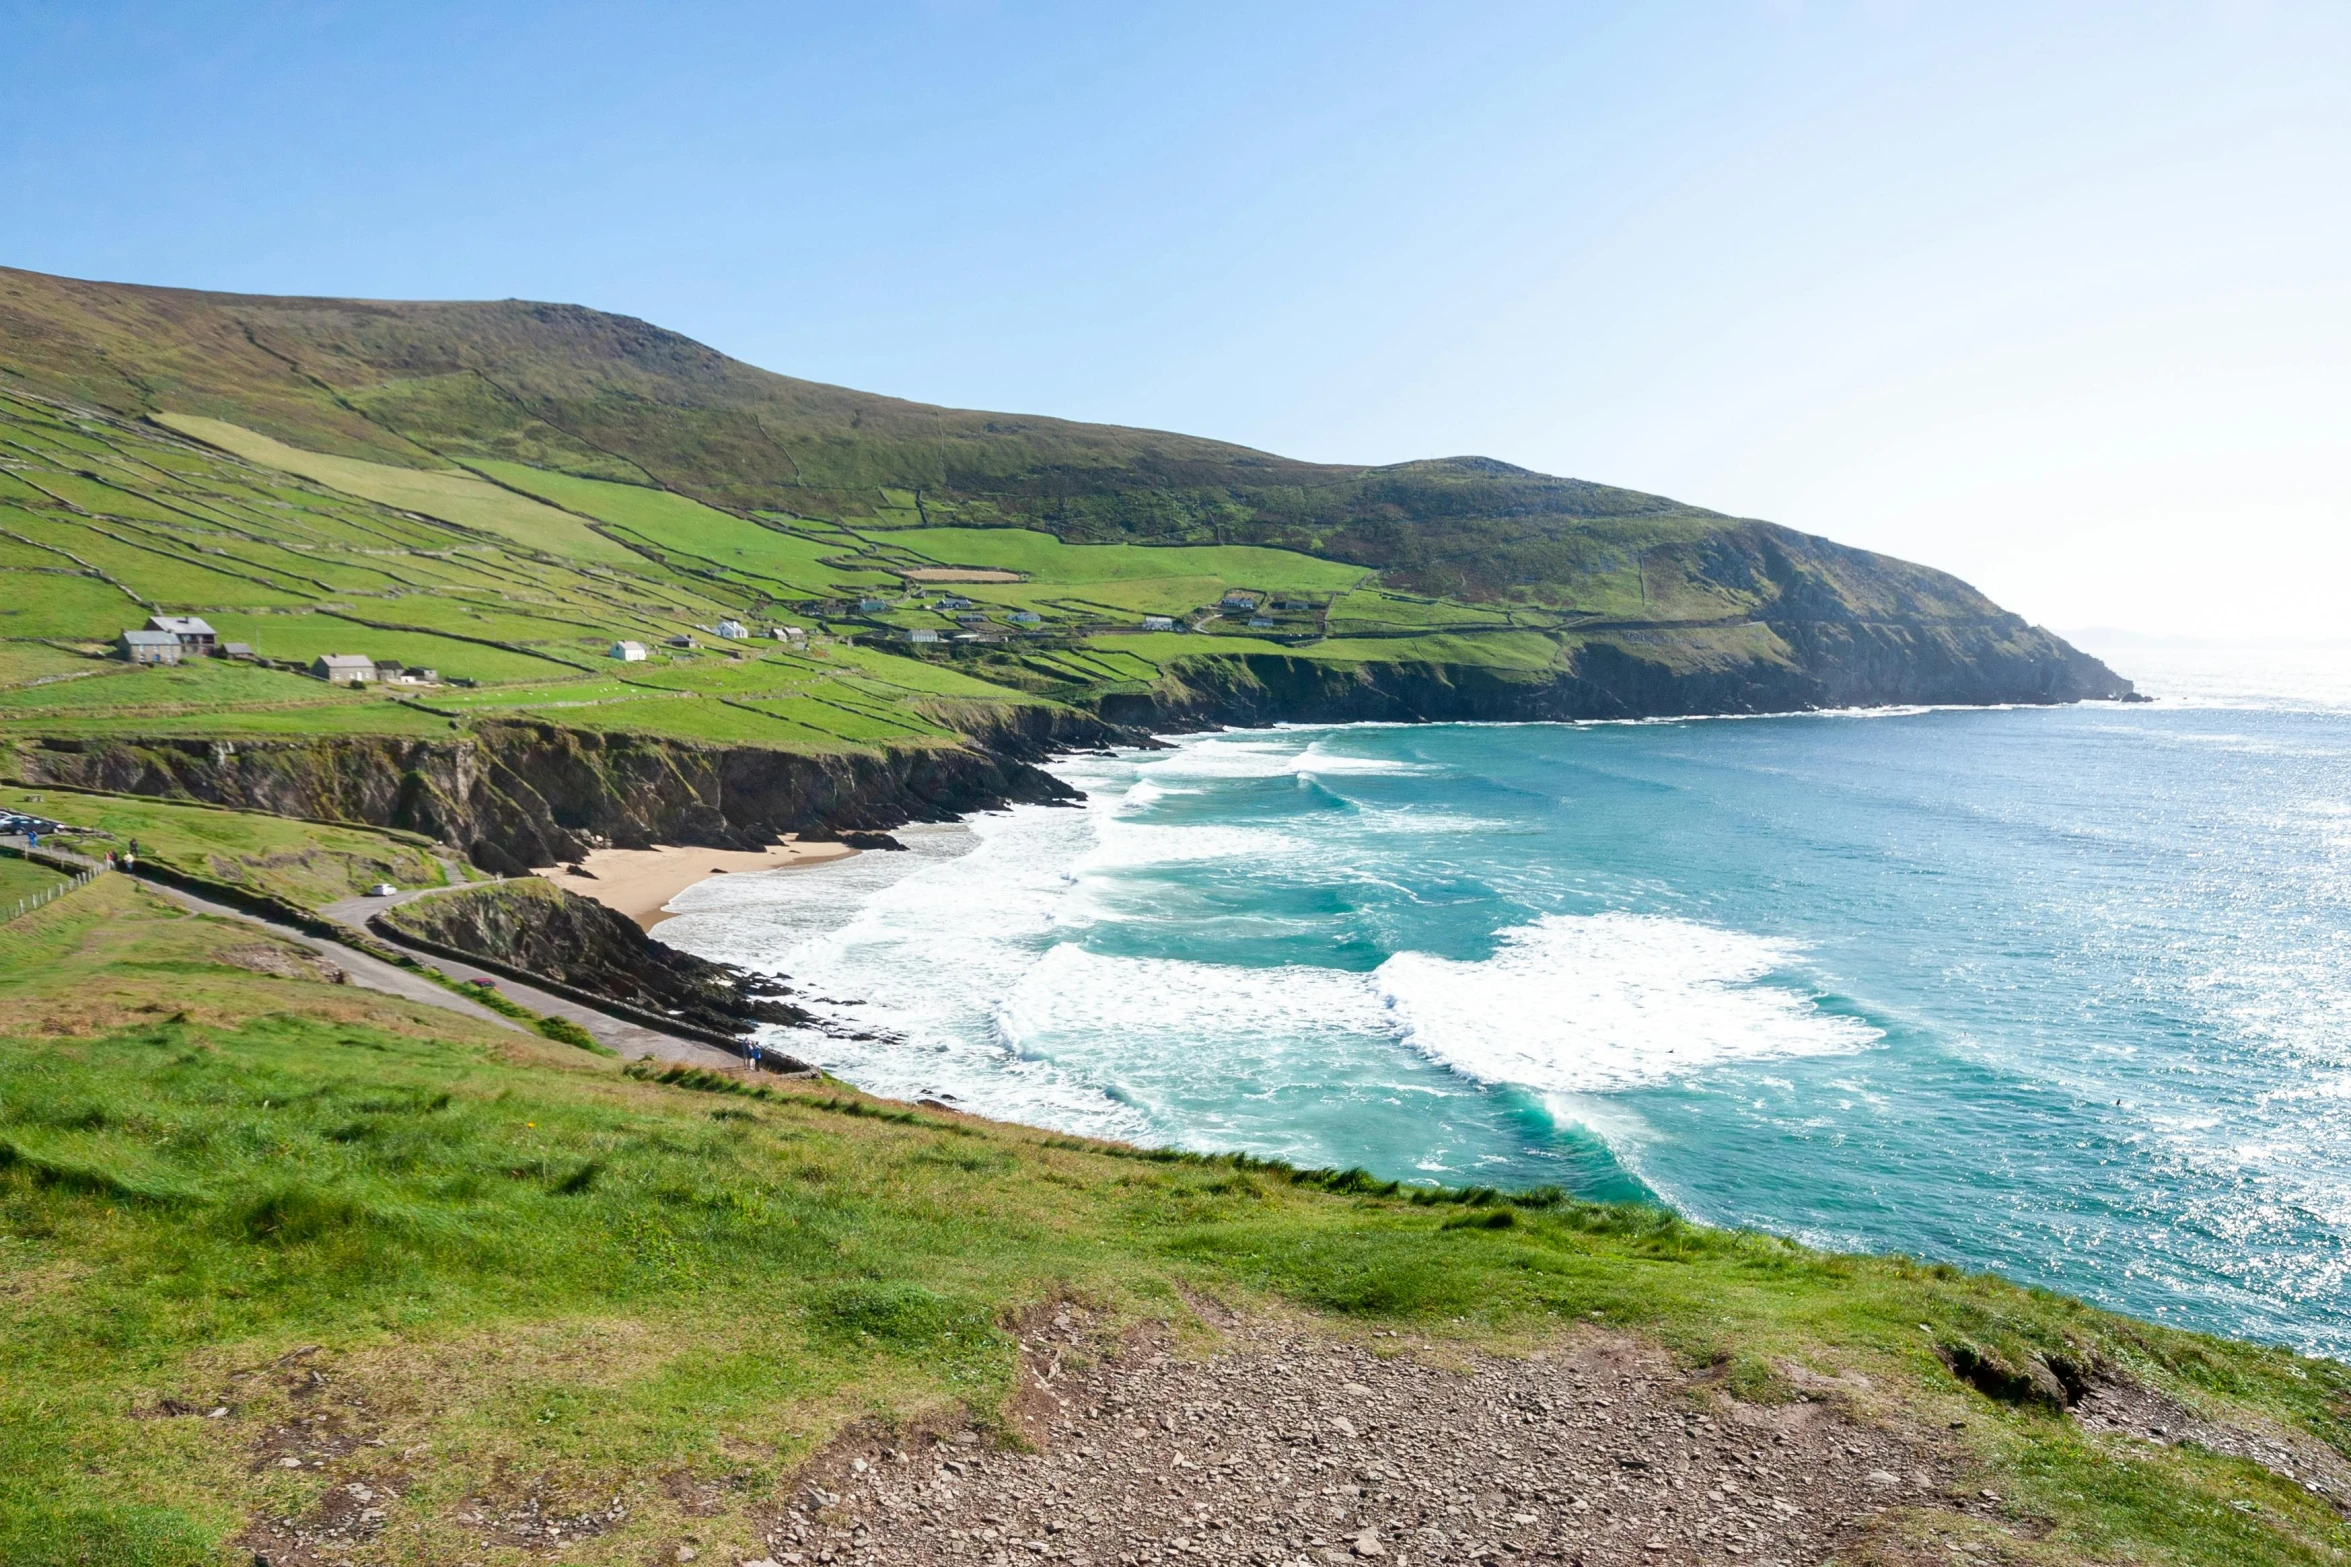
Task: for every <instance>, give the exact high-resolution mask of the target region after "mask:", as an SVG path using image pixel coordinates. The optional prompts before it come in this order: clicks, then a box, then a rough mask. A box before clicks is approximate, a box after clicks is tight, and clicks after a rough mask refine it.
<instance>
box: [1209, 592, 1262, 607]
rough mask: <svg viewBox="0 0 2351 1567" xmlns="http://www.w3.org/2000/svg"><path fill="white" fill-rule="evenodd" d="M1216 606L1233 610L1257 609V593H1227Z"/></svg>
mask: <svg viewBox="0 0 2351 1567" xmlns="http://www.w3.org/2000/svg"><path fill="white" fill-rule="evenodd" d="M1216 607H1217V608H1219V609H1231V610H1243V609H1255V608H1256V607H1257V595H1256V594H1254V593H1227V594H1226V595H1225V596H1224V597H1223V598H1222V599H1220V600H1218V602H1217V606H1216Z"/></svg>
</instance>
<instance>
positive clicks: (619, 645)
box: [608, 642, 646, 664]
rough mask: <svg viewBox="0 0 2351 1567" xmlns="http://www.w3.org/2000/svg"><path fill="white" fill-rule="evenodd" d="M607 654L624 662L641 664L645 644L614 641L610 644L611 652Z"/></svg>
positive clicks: (643, 659) (644, 654)
mask: <svg viewBox="0 0 2351 1567" xmlns="http://www.w3.org/2000/svg"><path fill="white" fill-rule="evenodd" d="M608 656H609V657H612V658H617V659H619V660H620V661H621V662H622V663H624V664H642V663H643V662H645V658H646V650H645V644H644V643H642V642H615V643H613V644H612V652H611V653H610V654H609V655H608Z"/></svg>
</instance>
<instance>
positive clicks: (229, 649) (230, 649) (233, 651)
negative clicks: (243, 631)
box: [220, 642, 253, 659]
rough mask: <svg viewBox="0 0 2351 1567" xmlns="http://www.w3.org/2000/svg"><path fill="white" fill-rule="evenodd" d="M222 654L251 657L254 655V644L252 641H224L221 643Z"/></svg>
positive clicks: (234, 656)
mask: <svg viewBox="0 0 2351 1567" xmlns="http://www.w3.org/2000/svg"><path fill="white" fill-rule="evenodd" d="M220 656H221V657H223V658H244V659H250V658H252V657H253V644H252V643H250V642H223V643H222V644H221V645H220Z"/></svg>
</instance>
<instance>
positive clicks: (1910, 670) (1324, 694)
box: [1101, 617, 2132, 732]
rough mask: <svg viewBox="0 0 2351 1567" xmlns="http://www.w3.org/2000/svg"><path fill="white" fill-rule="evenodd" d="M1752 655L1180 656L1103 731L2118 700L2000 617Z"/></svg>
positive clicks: (1829, 635)
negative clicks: (1560, 660) (1516, 660)
mask: <svg viewBox="0 0 2351 1567" xmlns="http://www.w3.org/2000/svg"><path fill="white" fill-rule="evenodd" d="M1764 629H1766V630H1768V631H1769V632H1770V633H1771V635H1770V637H1769V638H1768V639H1767V640H1766V642H1765V644H1764V647H1763V649H1762V650H1760V651H1742V652H1734V653H1731V654H1728V655H1722V654H1717V655H1716V656H1711V657H1706V656H1694V650H1693V649H1692V648H1691V647H1690V646H1689V645H1687V644H1686V643H1677V642H1676V641H1675V640H1673V639H1671V638H1669V637H1667V636H1663V635H1657V634H1626V635H1620V636H1619V637H1617V638H1615V639H1613V640H1608V641H1597V640H1596V641H1592V642H1587V643H1585V644H1584V645H1583V646H1582V647H1580V648H1578V649H1577V650H1576V651H1575V653H1574V655H1573V656H1572V660H1571V663H1570V666H1569V668H1568V670H1567V672H1565V673H1560V672H1557V671H1551V670H1517V669H1509V668H1501V667H1495V666H1491V665H1464V664H1437V663H1396V664H1340V663H1328V662H1324V661H1322V660H1318V659H1312V658H1303V657H1297V656H1282V655H1275V654H1250V655H1246V656H1243V657H1238V658H1214V659H1206V658H1204V659H1198V660H1189V661H1186V662H1184V663H1182V664H1179V665H1176V666H1174V667H1173V668H1172V669H1171V672H1170V674H1169V675H1168V677H1167V678H1165V679H1163V680H1162V681H1160V682H1159V684H1158V685H1156V686H1154V687H1153V688H1152V689H1151V690H1150V691H1148V692H1145V693H1140V694H1134V693H1129V694H1120V695H1113V696H1109V697H1106V698H1104V699H1103V701H1102V704H1101V711H1102V717H1103V718H1105V719H1106V720H1108V721H1109V722H1111V723H1113V724H1118V725H1121V726H1125V727H1129V728H1134V729H1141V730H1156V731H1160V732H1169V731H1174V730H1182V729H1196V728H1202V727H1206V726H1210V725H1215V724H1239V725H1250V724H1270V723H1365V722H1376V723H1419V722H1439V723H1442V722H1485V723H1526V722H1572V721H1576V720H1584V719H1600V718H1674V717H1689V716H1695V715H1698V714H1707V713H1796V712H1806V711H1811V710H1815V709H1820V708H1836V707H1883V706H1902V705H1912V704H1915V705H1920V706H1932V705H1944V704H1949V705H1977V704H1986V703H2010V702H2013V703H2041V702H2079V701H2099V700H2119V699H2124V698H2127V697H2129V696H2130V695H2131V694H2132V693H2131V683H2130V682H2129V681H2127V680H2124V679H2122V678H2120V677H2119V676H2117V675H2116V674H2115V673H2114V672H2113V671H2112V670H2109V669H2108V668H2107V667H2106V666H2105V665H2104V664H2101V663H2099V662H2098V661H2097V660H2096V659H2094V658H2091V657H2089V656H2088V655H2087V654H2083V653H2080V652H2077V651H2075V650H2074V649H2073V648H2071V647H2069V646H2067V645H2066V644H2065V643H2063V642H2061V641H2059V640H2058V639H2057V638H2055V637H2052V636H2049V635H2048V634H2047V633H2046V632H2041V631H2037V630H2035V629H2034V628H2032V627H2030V626H2027V625H2026V624H2025V623H2024V622H2023V621H2021V620H2017V619H2015V618H2014V617H2003V618H2001V619H1998V620H1994V621H1989V622H1986V623H1982V624H1975V625H1969V624H1958V625H1954V624H1949V623H1928V624H1923V625H1909V626H1905V625H1885V624H1872V623H1868V622H1862V621H1854V620H1814V621H1790V622H1786V623H1783V624H1780V625H1776V626H1770V627H1767V628H1764Z"/></svg>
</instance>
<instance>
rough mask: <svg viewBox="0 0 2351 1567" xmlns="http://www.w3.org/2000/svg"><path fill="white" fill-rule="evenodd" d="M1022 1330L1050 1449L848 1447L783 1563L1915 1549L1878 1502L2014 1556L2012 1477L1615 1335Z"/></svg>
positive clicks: (1087, 1566)
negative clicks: (1745, 1392) (1961, 1486)
mask: <svg viewBox="0 0 2351 1567" xmlns="http://www.w3.org/2000/svg"><path fill="white" fill-rule="evenodd" d="M1028 1339H1029V1347H1030V1350H1031V1361H1030V1366H1031V1370H1030V1374H1029V1376H1030V1382H1031V1384H1032V1385H1031V1388H1030V1398H1029V1401H1028V1407H1029V1409H1030V1411H1031V1414H1032V1417H1033V1418H1032V1423H1031V1431H1030V1436H1031V1439H1032V1440H1034V1441H1035V1442H1037V1444H1038V1447H1039V1450H1038V1451H1035V1452H1018V1451H1012V1450H1008V1449H1005V1448H1001V1447H996V1446H992V1445H990V1444H988V1443H987V1442H985V1441H983V1440H981V1439H980V1438H979V1437H978V1436H977V1435H976V1434H975V1433H971V1432H962V1433H957V1434H954V1435H937V1436H934V1435H924V1436H921V1437H917V1438H912V1439H907V1438H899V1439H896V1442H895V1445H893V1443H892V1442H891V1441H875V1440H866V1441H851V1442H846V1443H843V1444H842V1445H840V1446H839V1447H837V1448H835V1449H834V1450H833V1451H832V1452H831V1453H829V1454H828V1455H827V1456H826V1458H825V1459H824V1460H823V1461H822V1462H821V1463H820V1464H819V1465H818V1466H817V1467H816V1468H815V1469H813V1470H811V1471H810V1473H809V1475H808V1476H807V1477H806V1482H805V1486H804V1489H803V1490H802V1492H801V1493H800V1494H799V1496H798V1497H797V1498H796V1499H795V1503H794V1506H793V1508H792V1510H791V1511H789V1512H787V1513H785V1514H783V1515H782V1516H781V1517H779V1518H778V1519H776V1520H775V1521H774V1523H773V1524H772V1525H771V1527H770V1531H769V1533H768V1535H767V1541H766V1545H765V1547H764V1548H765V1549H766V1550H768V1552H769V1553H770V1554H769V1557H768V1558H767V1559H768V1560H772V1561H775V1562H777V1563H780V1564H783V1567H798V1564H802V1563H835V1564H842V1567H848V1564H857V1567H868V1564H871V1567H895V1564H900V1563H932V1562H964V1563H973V1564H1007V1563H1018V1562H1027V1561H1053V1562H1067V1563H1070V1564H1072V1567H1149V1564H1153V1563H1168V1564H1173V1563H1236V1564H1238V1563H1248V1564H1254V1567H1318V1564H1323V1563H1345V1564H1348V1567H1362V1564H1364V1563H1366V1562H1377V1563H1380V1564H1382V1567H1391V1564H1392V1567H1413V1564H1415V1563H1423V1562H1426V1563H1440V1562H1444V1563H1453V1562H1461V1563H1467V1562H1506V1561H1509V1560H1511V1559H1513V1558H1526V1559H1530V1560H1533V1561H1540V1562H1562V1563H1569V1564H1579V1567H1602V1564H1616V1563H1643V1564H1667V1563H1700V1562H1705V1563H1720V1562H1733V1561H1736V1562H1739V1563H1742V1564H1750V1563H1751V1564H1763V1563H1786V1564H1790V1567H1794V1564H1798V1563H1804V1564H1811V1563H1818V1562H1821V1561H1824V1560H1826V1559H1827V1558H1829V1557H1830V1556H1831V1555H1836V1556H1839V1557H1840V1558H1842V1559H1847V1560H1850V1559H1852V1554H1851V1553H1852V1552H1853V1551H1854V1550H1855V1548H1856V1547H1859V1546H1862V1545H1864V1544H1865V1543H1868V1542H1870V1541H1871V1540H1872V1539H1873V1538H1874V1539H1875V1540H1876V1543H1877V1544H1879V1545H1880V1546H1883V1547H1888V1548H1890V1549H1889V1551H1888V1554H1891V1555H1896V1556H1899V1555H1901V1554H1902V1551H1901V1548H1900V1546H1899V1545H1898V1544H1897V1543H1896V1542H1895V1541H1894V1540H1893V1538H1892V1537H1891V1535H1890V1532H1889V1531H1887V1530H1886V1529H1885V1528H1883V1527H1882V1525H1883V1523H1884V1522H1885V1517H1884V1515H1885V1514H1886V1513H1887V1512H1888V1511H1889V1510H1890V1509H1895V1508H1911V1507H1918V1506H1920V1505H1936V1506H1940V1507H1941V1508H1944V1509H1946V1510H1947V1512H1946V1516H1947V1518H1948V1520H1949V1523H1950V1525H1951V1526H1952V1527H1951V1529H1950V1530H1949V1531H1948V1532H1947V1533H1946V1536H1945V1541H1944V1543H1943V1545H1942V1547H1941V1550H1942V1551H1947V1552H1950V1553H1952V1554H1950V1555H1946V1556H1944V1557H1943V1559H1944V1560H1946V1561H1952V1562H1961V1563H1964V1562H1966V1561H1969V1560H1971V1559H1972V1560H1976V1561H1989V1560H1996V1559H1997V1558H1998V1554H1999V1553H1998V1544H1997V1541H1998V1538H1999V1535H2000V1530H1999V1529H1998V1526H1997V1525H1996V1524H1994V1523H1993V1521H1992V1520H1993V1515H1994V1514H1995V1513H1996V1504H1995V1499H1992V1498H1989V1497H1981V1498H1975V1499H1971V1500H1970V1501H1968V1502H1965V1503H1961V1502H1959V1501H1956V1500H1954V1499H1952V1498H1951V1497H1950V1496H1948V1495H1947V1494H1945V1493H1946V1492H1947V1490H1948V1487H1949V1484H1950V1482H1951V1475H1950V1473H1949V1472H1948V1469H1947V1467H1945V1466H1944V1464H1943V1463H1942V1461H1941V1460H1939V1459H1937V1458H1936V1457H1934V1456H1933V1455H1931V1454H1930V1453H1929V1452H1928V1451H1927V1450H1926V1449H1925V1448H1924V1447H1923V1446H1912V1445H1908V1444H1906V1443H1905V1442H1903V1441H1902V1440H1900V1439H1898V1438H1896V1437H1895V1436H1893V1435H1891V1434H1889V1433H1887V1432H1884V1431H1881V1430H1877V1429H1874V1428H1871V1427H1866V1426H1863V1425H1861V1424H1858V1423H1856V1422H1854V1421H1853V1420H1851V1419H1849V1418H1847V1417H1846V1416H1844V1415H1842V1414H1840V1413H1838V1412H1837V1408H1836V1405H1835V1404H1834V1403H1832V1402H1827V1401H1820V1402H1809V1401H1808V1402H1799V1403H1792V1404H1786V1405H1776V1406H1769V1407H1765V1406H1755V1405H1743V1404H1739V1403H1736V1402H1735V1401H1733V1400H1731V1399H1729V1398H1728V1397H1725V1396H1724V1395H1723V1394H1722V1393H1721V1392H1720V1391H1719V1390H1716V1389H1713V1388H1712V1387H1711V1386H1708V1385H1706V1384H1705V1381H1704V1379H1703V1378H1698V1379H1693V1378H1692V1376H1691V1375H1690V1374H1688V1373H1686V1372H1683V1371H1681V1370H1679V1369H1677V1368H1675V1367H1673V1366H1672V1365H1670V1364H1669V1363H1668V1362H1667V1361H1666V1360H1665V1359H1663V1358H1662V1357H1660V1356H1658V1355H1656V1354H1655V1353H1654V1352H1651V1351H1648V1350H1645V1349H1643V1348H1641V1347H1639V1346H1637V1345H1635V1344H1632V1343H1630V1342H1628V1341H1625V1340H1621V1339H1614V1338H1606V1337H1602V1336H1600V1335H1598V1334H1594V1335H1593V1336H1592V1337H1590V1338H1589V1339H1587V1340H1584V1341H1581V1342H1579V1343H1578V1344H1576V1345H1575V1346H1574V1347H1572V1348H1567V1349H1562V1350H1559V1351H1556V1352H1553V1353H1550V1354H1546V1355H1541V1356H1537V1357H1534V1358H1530V1359H1525V1360H1512V1359H1498V1358H1490V1357H1468V1358H1464V1357H1460V1356H1458V1355H1456V1354H1452V1353H1450V1352H1437V1351H1431V1350H1426V1349H1423V1348H1421V1347H1419V1346H1412V1345H1408V1344H1407V1343H1406V1342H1405V1341H1404V1340H1402V1339H1400V1338H1399V1339H1383V1338H1380V1337H1374V1338H1372V1339H1371V1340H1369V1341H1368V1342H1367V1343H1361V1344H1347V1343H1334V1342H1331V1341H1328V1340H1323V1339H1317V1338H1312V1337H1308V1336H1305V1335H1302V1334H1295V1333H1271V1334H1260V1335H1258V1336H1256V1337H1254V1338H1249V1337H1243V1338H1240V1339H1239V1340H1238V1342H1237V1343H1236V1344H1235V1347H1234V1348H1233V1349H1232V1350H1231V1352H1229V1353H1226V1354H1223V1355H1220V1356H1217V1357H1216V1358H1214V1359H1210V1360H1205V1361H1202V1360H1191V1359H1184V1358H1179V1357H1175V1356H1171V1355H1167V1354H1159V1353H1152V1352H1149V1351H1142V1352H1135V1353H1130V1354H1129V1355H1128V1356H1127V1357H1125V1358H1124V1359H1123V1360H1122V1361H1121V1362H1118V1363H1114V1364H1112V1365H1110V1366H1107V1367H1104V1368H1101V1369H1099V1370H1096V1371H1094V1372H1092V1373H1089V1374H1084V1375H1079V1374H1071V1373H1066V1372H1064V1371H1063V1370H1062V1369H1061V1368H1060V1364H1059V1361H1058V1358H1057V1356H1058V1354H1059V1352H1060V1351H1062V1350H1063V1349H1067V1350H1069V1351H1070V1352H1071V1353H1072V1354H1073V1355H1074V1353H1075V1352H1076V1349H1077V1346H1078V1343H1079V1333H1078V1331H1077V1328H1076V1326H1075V1325H1074V1324H1073V1323H1071V1322H1070V1320H1069V1319H1068V1318H1067V1317H1066V1316H1065V1317H1062V1318H1060V1319H1057V1322H1056V1324H1055V1325H1054V1326H1053V1327H1043V1326H1040V1328H1039V1329H1038V1330H1037V1331H1035V1332H1033V1333H1031V1334H1030V1335H1029V1336H1028ZM1056 1339H1063V1340H1065V1342H1064V1343H1056V1342H1054V1341H1055V1340H1056ZM1970 1515H1972V1516H1970ZM1962 1542H1964V1543H1962ZM687 1549H688V1550H691V1549H692V1547H691V1545H689V1546H688V1547H687ZM728 1554H729V1555H730V1556H732V1555H733V1554H734V1553H728ZM1938 1554H1941V1553H1940V1552H1939V1553H1938ZM681 1559H691V1558H690V1557H683V1558H681ZM725 1567H734V1561H733V1560H729V1561H727V1562H726V1563H725Z"/></svg>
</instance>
